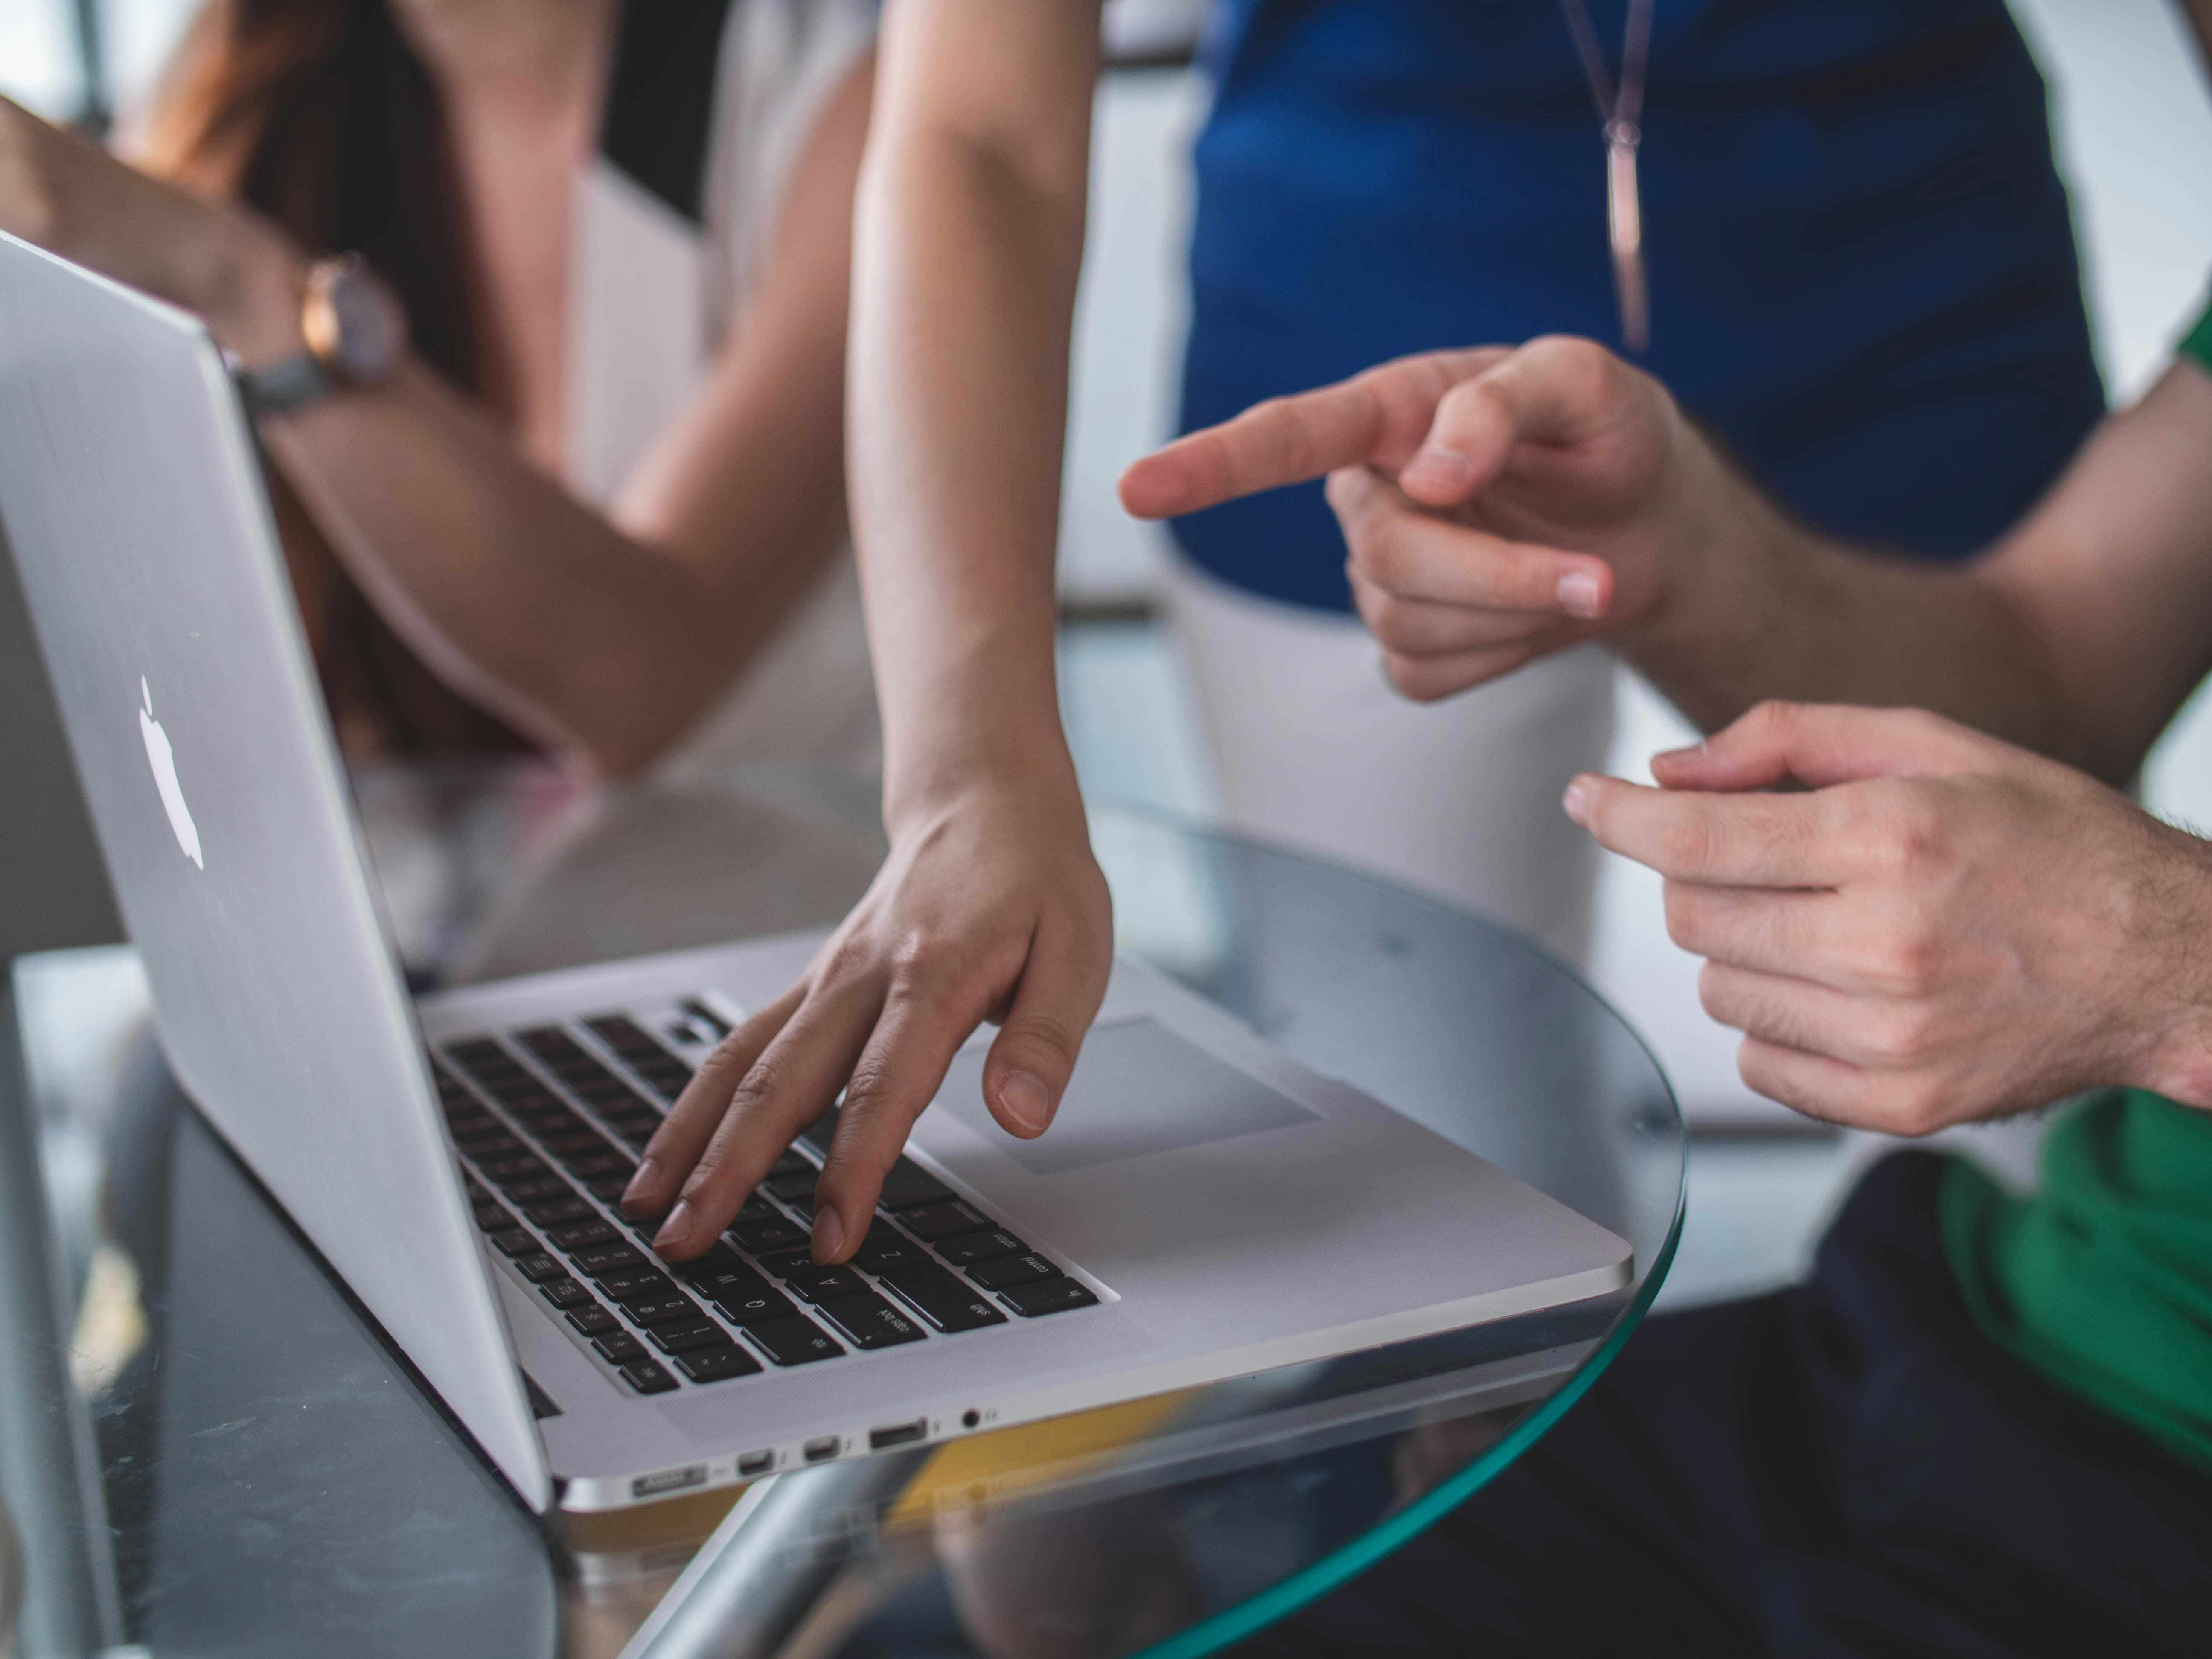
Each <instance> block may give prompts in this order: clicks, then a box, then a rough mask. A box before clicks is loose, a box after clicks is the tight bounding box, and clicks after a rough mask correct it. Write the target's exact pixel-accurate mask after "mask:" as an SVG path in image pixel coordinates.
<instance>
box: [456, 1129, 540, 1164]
mask: <svg viewBox="0 0 2212 1659" xmlns="http://www.w3.org/2000/svg"><path fill="white" fill-rule="evenodd" d="M453 1140H454V1143H455V1144H456V1145H457V1146H459V1147H460V1149H461V1151H462V1152H465V1153H466V1154H467V1155H468V1156H469V1157H471V1158H474V1159H475V1160H476V1161H477V1163H478V1164H487V1163H489V1162H491V1161H492V1160H494V1159H496V1158H517V1157H520V1156H523V1155H525V1154H526V1153H527V1152H529V1151H530V1148H529V1147H527V1146H524V1145H523V1144H522V1138H521V1137H520V1135H511V1134H509V1133H507V1126H506V1125H505V1124H503V1123H494V1124H493V1125H492V1126H491V1127H490V1131H489V1133H481V1134H472V1135H466V1136H464V1135H459V1134H457V1135H455V1136H454V1137H453Z"/></svg>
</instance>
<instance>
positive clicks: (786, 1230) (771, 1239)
mask: <svg viewBox="0 0 2212 1659" xmlns="http://www.w3.org/2000/svg"><path fill="white" fill-rule="evenodd" d="M730 1237H732V1238H734V1239H735V1240H737V1241H738V1249H742V1250H744V1252H745V1253H746V1254H747V1255H767V1254H769V1253H770V1252H772V1251H776V1250H787V1249H791V1248H792V1247H793V1245H797V1244H804V1243H806V1235H805V1233H803V1232H801V1231H799V1229H798V1228H797V1227H796V1226H794V1225H793V1224H792V1223H790V1222H788V1221H786V1220H785V1219H784V1218H782V1217H781V1216H769V1217H767V1218H763V1219H762V1220H759V1221H741V1222H739V1223H738V1225H736V1226H734V1227H732V1228H731V1229H730Z"/></svg>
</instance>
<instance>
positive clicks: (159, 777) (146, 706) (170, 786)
mask: <svg viewBox="0 0 2212 1659" xmlns="http://www.w3.org/2000/svg"><path fill="white" fill-rule="evenodd" d="M138 696H139V697H140V699H141V701H142V703H143V706H142V707H141V708H139V710H138V734H139V736H141V737H143V738H145V739H146V761H147V763H148V764H149V765H150V766H151V767H152V768H153V769H154V787H155V788H156V789H158V790H160V791H161V806H162V810H164V811H167V813H168V815H169V828H170V829H173V830H175V831H176V834H177V845H178V846H179V847H180V848H183V849H184V854H185V857H186V858H188V859H190V860H191V861H192V862H193V864H195V865H196V866H198V867H199V868H200V869H202V870H204V869H206V868H207V860H205V859H204V858H202V857H201V856H200V832H199V826H198V825H197V824H195V823H193V822H192V809H191V807H189V806H187V805H185V792H184V788H183V787H182V786H181V785H179V783H178V781H177V757H176V753H175V751H174V750H172V749H171V748H170V747H169V734H168V733H167V732H164V731H163V730H162V729H161V721H159V720H155V718H154V693H153V691H152V690H151V689H150V688H149V686H148V685H147V684H146V677H145V676H144V675H143V674H142V675H140V676H139V677H138Z"/></svg>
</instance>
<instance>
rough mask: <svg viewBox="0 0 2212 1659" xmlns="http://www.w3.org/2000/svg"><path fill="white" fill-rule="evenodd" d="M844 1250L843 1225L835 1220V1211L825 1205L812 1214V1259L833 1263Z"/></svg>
mask: <svg viewBox="0 0 2212 1659" xmlns="http://www.w3.org/2000/svg"><path fill="white" fill-rule="evenodd" d="M844 1248H845V1224H844V1223H843V1222H842V1221H840V1220H839V1219H838V1218H837V1212H836V1211H835V1210H833V1209H830V1208H829V1206H826V1205H825V1206H823V1207H822V1208H821V1209H819V1210H817V1211H816V1212H814V1259H815V1260H816V1261H836V1259H837V1252H838V1251H840V1250H842V1249H844Z"/></svg>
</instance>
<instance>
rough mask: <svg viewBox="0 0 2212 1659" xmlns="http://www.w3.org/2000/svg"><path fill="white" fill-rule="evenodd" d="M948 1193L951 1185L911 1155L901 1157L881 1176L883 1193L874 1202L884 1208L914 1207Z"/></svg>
mask: <svg viewBox="0 0 2212 1659" xmlns="http://www.w3.org/2000/svg"><path fill="white" fill-rule="evenodd" d="M951 1196H952V1188H950V1187H948V1186H946V1185H945V1183H944V1182H941V1181H939V1179H938V1178H937V1177H936V1176H933V1175H932V1174H930V1172H929V1171H928V1170H925V1169H923V1168H922V1167H921V1164H917V1163H915V1161H914V1160H913V1159H912V1158H901V1159H899V1161H898V1162H897V1163H896V1164H892V1165H891V1172H890V1174H889V1175H887V1176H884V1195H883V1197H882V1198H880V1199H878V1200H877V1202H878V1203H880V1204H881V1205H882V1206H884V1208H885V1209H886V1210H913V1209H919V1208H920V1207H921V1206H923V1205H925V1204H942V1203H943V1202H945V1200H947V1199H949V1198H951Z"/></svg>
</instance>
